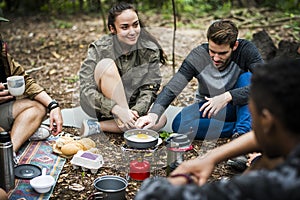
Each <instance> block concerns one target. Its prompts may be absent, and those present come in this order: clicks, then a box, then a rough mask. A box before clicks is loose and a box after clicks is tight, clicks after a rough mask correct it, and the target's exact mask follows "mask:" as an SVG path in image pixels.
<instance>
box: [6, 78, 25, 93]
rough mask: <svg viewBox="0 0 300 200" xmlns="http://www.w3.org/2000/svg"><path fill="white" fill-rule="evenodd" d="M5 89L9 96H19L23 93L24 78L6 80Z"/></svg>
mask: <svg viewBox="0 0 300 200" xmlns="http://www.w3.org/2000/svg"><path fill="white" fill-rule="evenodd" d="M7 88H8V91H9V93H10V94H11V95H13V96H21V95H23V93H24V91H25V80H24V76H10V77H8V78H7Z"/></svg>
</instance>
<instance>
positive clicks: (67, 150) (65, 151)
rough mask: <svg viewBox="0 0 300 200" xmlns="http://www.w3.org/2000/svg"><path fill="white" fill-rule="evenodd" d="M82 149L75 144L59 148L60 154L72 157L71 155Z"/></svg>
mask: <svg viewBox="0 0 300 200" xmlns="http://www.w3.org/2000/svg"><path fill="white" fill-rule="evenodd" d="M81 147H82V146H81ZM82 149H83V148H80V145H78V143H77V142H71V143H68V144H65V145H63V146H62V147H61V152H62V153H63V154H64V155H66V156H72V155H74V154H76V153H77V152H78V151H79V150H82Z"/></svg>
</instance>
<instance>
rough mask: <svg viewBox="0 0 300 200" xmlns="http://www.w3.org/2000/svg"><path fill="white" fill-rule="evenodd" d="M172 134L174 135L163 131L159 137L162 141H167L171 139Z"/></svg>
mask: <svg viewBox="0 0 300 200" xmlns="http://www.w3.org/2000/svg"><path fill="white" fill-rule="evenodd" d="M171 134H172V133H169V132H167V131H162V132H161V133H160V134H159V137H160V138H161V139H162V140H165V139H167V138H169V137H170V135H171Z"/></svg>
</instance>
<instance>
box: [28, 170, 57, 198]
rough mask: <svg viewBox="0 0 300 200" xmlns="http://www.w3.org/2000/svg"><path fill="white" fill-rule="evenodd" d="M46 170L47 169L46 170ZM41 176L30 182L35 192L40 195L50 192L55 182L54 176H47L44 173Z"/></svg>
mask: <svg viewBox="0 0 300 200" xmlns="http://www.w3.org/2000/svg"><path fill="white" fill-rule="evenodd" d="M44 169H46V168H44ZM44 169H43V173H42V175H41V176H38V177H35V178H33V179H31V180H30V185H31V187H33V189H34V190H35V191H37V192H38V193H46V192H49V191H50V189H51V187H52V186H53V185H54V183H55V180H54V178H53V177H52V176H50V175H46V172H44Z"/></svg>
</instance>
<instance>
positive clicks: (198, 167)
mask: <svg viewBox="0 0 300 200" xmlns="http://www.w3.org/2000/svg"><path fill="white" fill-rule="evenodd" d="M214 167H215V163H214V161H213V159H211V158H210V157H209V156H205V157H202V158H200V157H199V158H196V159H193V160H188V161H185V162H183V163H181V164H180V165H179V166H178V167H177V168H176V169H175V170H174V171H173V172H172V173H171V175H175V174H191V175H192V178H193V180H194V181H195V183H196V184H198V185H203V184H204V183H206V181H207V180H208V178H209V177H210V175H211V173H212V171H213V169H214ZM168 179H169V181H170V182H171V183H172V184H174V185H182V184H185V183H186V180H184V179H183V178H182V177H181V178H178V177H176V178H168Z"/></svg>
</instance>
